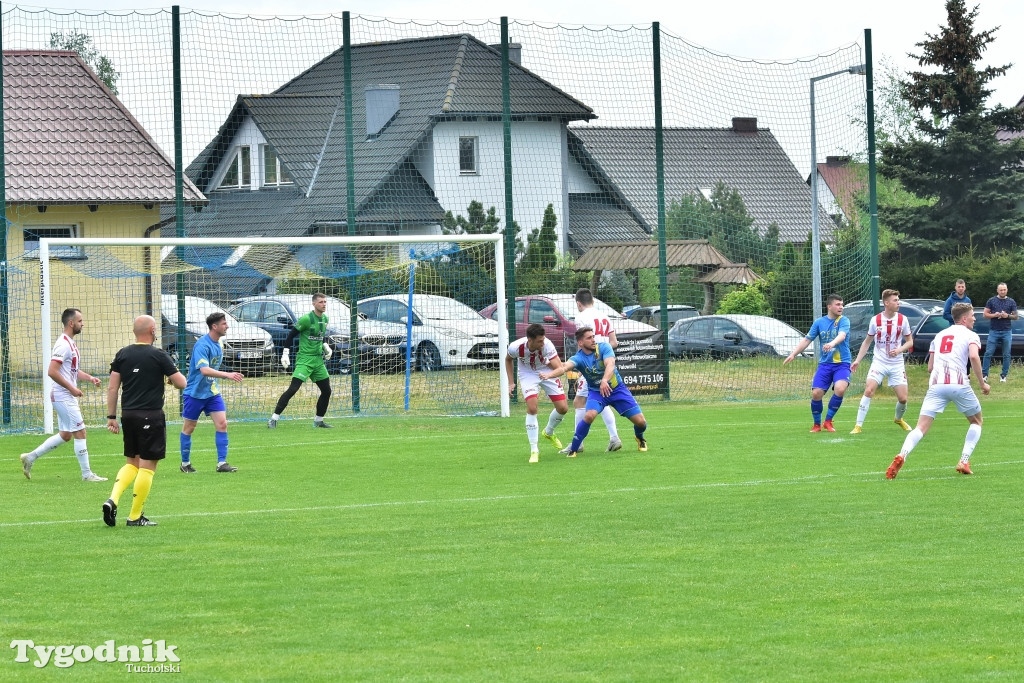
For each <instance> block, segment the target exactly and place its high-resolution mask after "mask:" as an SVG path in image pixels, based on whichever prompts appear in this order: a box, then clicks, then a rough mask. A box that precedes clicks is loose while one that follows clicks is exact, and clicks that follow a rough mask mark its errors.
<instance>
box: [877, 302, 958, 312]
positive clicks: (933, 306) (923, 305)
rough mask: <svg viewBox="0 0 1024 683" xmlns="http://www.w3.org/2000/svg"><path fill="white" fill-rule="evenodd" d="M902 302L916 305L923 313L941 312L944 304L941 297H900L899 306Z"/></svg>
mask: <svg viewBox="0 0 1024 683" xmlns="http://www.w3.org/2000/svg"><path fill="white" fill-rule="evenodd" d="M903 304H910V305H911V306H917V307H918V308H920V309H921V310H922V311H924V312H925V313H942V309H943V308H945V306H946V302H945V300H943V299H900V306H901V307H902V305H903ZM879 305H881V303H879Z"/></svg>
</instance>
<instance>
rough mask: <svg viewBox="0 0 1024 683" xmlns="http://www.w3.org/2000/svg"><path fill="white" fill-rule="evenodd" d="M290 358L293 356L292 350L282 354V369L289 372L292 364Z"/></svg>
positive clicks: (286, 350)
mask: <svg viewBox="0 0 1024 683" xmlns="http://www.w3.org/2000/svg"><path fill="white" fill-rule="evenodd" d="M289 356H291V349H285V350H284V351H282V352H281V367H282V368H284V369H285V370H287V369H288V368H289V367H290V366H291V364H292V361H291V358H289Z"/></svg>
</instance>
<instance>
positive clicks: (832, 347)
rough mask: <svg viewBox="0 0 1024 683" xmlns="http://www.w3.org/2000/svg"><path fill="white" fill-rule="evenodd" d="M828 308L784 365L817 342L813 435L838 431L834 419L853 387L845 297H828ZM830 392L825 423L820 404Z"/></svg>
mask: <svg viewBox="0 0 1024 683" xmlns="http://www.w3.org/2000/svg"><path fill="white" fill-rule="evenodd" d="M826 308H827V309H828V313H827V314H826V315H823V316H821V317H820V318H818V319H817V320H815V321H814V324H813V325H811V331H810V332H808V333H807V336H806V337H804V338H803V339H801V340H800V343H799V344H797V345H796V348H795V349H793V352H792V353H791V354H789V355H788V356H787V357H786V360H784V361H782V364H783V365H785V364H786V363H788V362H790V361H791V360H793V359H794V358H796V357H797V355H799V354H800V353H801V352H802V351H803V350H804V349H806V348H807V347H808V346H810V344H811V342H812V341H814V340H815V339H817V340H818V342H819V346H818V348H819V349H820V352H819V354H818V370H817V372H815V373H814V380H813V381H812V382H811V417H813V418H814V426H813V427H811V431H812V432H820V431H821V430H822V429H824V430H825V431H826V432H834V431H836V428H835V427H833V426H832V418H833V417H835V414H836V413H837V412H838V411H839V406H841V405H843V394H845V393H846V388H847V387H849V386H850V342H849V340H848V337H849V336H850V320H849V318H844V317H843V297H841V296H839V295H838V294H829V295H828V302H827V303H826ZM829 389H832V398H831V399H829V402H828V412H827V413H826V414H825V422H824V423H822V421H821V409H822V404H821V400H822V399H823V398H824V397H825V392H826V391H828V390H829Z"/></svg>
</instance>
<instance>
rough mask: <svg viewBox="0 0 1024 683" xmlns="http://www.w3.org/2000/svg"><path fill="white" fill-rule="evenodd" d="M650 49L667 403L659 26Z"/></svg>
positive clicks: (668, 393) (665, 266) (661, 316)
mask: <svg viewBox="0 0 1024 683" xmlns="http://www.w3.org/2000/svg"><path fill="white" fill-rule="evenodd" d="M652 28H653V36H652V42H653V44H652V47H653V51H654V55H653V56H654V165H655V168H656V175H657V183H658V289H659V298H658V303H659V304H660V308H661V314H660V316H659V318H660V320H659V323H658V327H660V328H661V331H662V336H661V341H662V344H663V348H664V350H665V352H664V354H662V365H661V367H662V369H663V371H664V373H665V378H666V381H665V393H664V398H665V400H666V401H667V400H669V399H670V398H671V396H670V388H669V387H670V385H671V382H669V381H668V377H669V365H668V247H667V245H666V243H665V138H664V131H663V129H662V117H661V114H662V111H661V22H660V21H656V22H654V23H653V25H652Z"/></svg>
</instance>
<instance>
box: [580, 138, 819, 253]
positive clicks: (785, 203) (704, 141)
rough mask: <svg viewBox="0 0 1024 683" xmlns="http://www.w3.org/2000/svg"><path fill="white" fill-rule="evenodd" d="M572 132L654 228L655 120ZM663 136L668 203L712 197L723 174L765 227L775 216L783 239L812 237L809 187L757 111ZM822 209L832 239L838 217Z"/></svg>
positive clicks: (589, 161)
mask: <svg viewBox="0 0 1024 683" xmlns="http://www.w3.org/2000/svg"><path fill="white" fill-rule="evenodd" d="M569 134H570V138H571V139H575V141H574V142H571V143H570V150H572V151H574V153H577V154H579V155H580V156H581V157H582V158H585V161H583V162H582V163H584V164H585V165H586V166H587V167H588V168H591V169H593V171H594V175H595V176H596V177H602V178H605V179H606V181H607V182H608V183H609V184H610V186H612V187H614V188H615V189H616V190H617V191H618V192H619V193H620V196H621V197H622V198H623V199H624V200H625V202H626V206H627V207H628V211H629V213H630V215H632V216H637V217H638V218H639V220H640V221H641V222H642V224H643V226H644V228H645V229H646V230H647V231H648V232H652V233H653V232H654V231H655V229H656V228H657V225H658V195H657V182H656V177H657V176H656V173H655V156H654V142H655V140H654V128H605V127H596V126H585V125H576V126H573V127H571V128H570V129H569ZM663 140H664V143H663V144H664V159H665V203H666V207H667V206H668V205H670V204H671V202H672V201H673V200H678V199H680V198H681V197H683V196H684V195H688V194H694V193H699V194H701V195H704V196H705V197H709V196H710V193H711V191H712V189H713V188H714V187H715V185H716V184H717V183H719V182H722V183H725V185H727V186H728V187H731V188H735V189H736V190H738V191H739V193H740V195H741V196H742V197H743V202H744V204H746V207H747V212H748V213H749V214H750V216H751V218H753V220H754V227H755V229H757V230H758V232H759V233H761V234H763V233H764V231H765V230H767V229H768V226H770V225H771V224H772V223H775V224H777V225H778V226H779V239H780V240H781V241H783V242H798V243H802V242H805V241H806V240H807V236H808V234H809V233H810V231H811V191H810V188H809V187H808V186H807V184H806V183H805V182H804V179H803V178H802V177H801V175H800V172H799V171H797V169H796V167H795V166H794V165H793V162H792V161H790V159H789V157H788V156H787V155H786V153H785V151H783V149H782V147H781V145H779V142H778V140H776V138H775V136H774V135H773V134H772V132H771V130H769V129H767V128H758V127H757V119H754V118H734V119H733V125H732V126H731V127H729V128H664V129H663ZM577 201H579V199H577ZM820 216H821V217H822V219H823V220H822V221H821V223H820V227H821V235H822V239H823V240H824V241H826V242H827V241H830V240H831V229H832V225H833V224H832V222H831V221H829V220H827V216H826V214H824V213H821V214H820ZM573 228H574V226H573V224H572V219H571V216H570V231H572V230H573ZM570 240H572V235H571V234H570Z"/></svg>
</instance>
